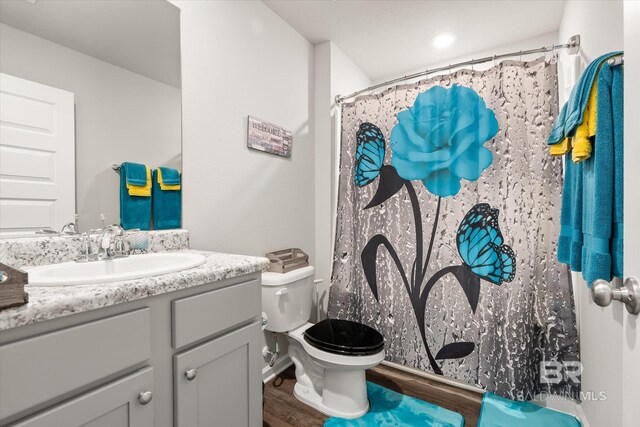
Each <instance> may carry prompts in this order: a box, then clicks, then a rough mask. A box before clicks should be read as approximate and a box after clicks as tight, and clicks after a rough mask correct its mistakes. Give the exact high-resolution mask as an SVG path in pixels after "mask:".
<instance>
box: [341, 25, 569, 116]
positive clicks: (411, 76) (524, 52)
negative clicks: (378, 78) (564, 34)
mask: <svg viewBox="0 0 640 427" xmlns="http://www.w3.org/2000/svg"><path fill="white" fill-rule="evenodd" d="M560 49H568V50H569V52H568V53H569V55H575V54H576V53H578V50H579V49H580V34H576V35H575V36H571V37H570V38H569V41H568V42H567V43H564V44H554V45H552V46H546V47H541V48H538V49H529V50H521V51H518V52H511V53H502V54H500V55H493V56H486V57H484V58H480V59H471V60H469V61H462V62H458V63H455V64H449V65H446V66H444V67H438V68H433V69H431V70H429V69H427V70H425V71H420V72H418V73H414V74H409V75H407V76H403V77H398V78H396V79H393V80H388V81H386V82H383V83H378V84H376V85H373V86H369V87H368V88H365V89H361V90H358V91H356V92H353V93H352V94H349V95H344V96H340V95H336V99H335V101H336V104H337V105H340V103H341V102H342V101H344V100H346V99H350V98H355V97H356V96H358V95H361V94H363V93H365V92H369V91H370V90H374V89H379V88H381V87H385V86H390V85H392V84H394V83H400V82H403V81H406V80H412V79H415V78H418V77H423V76H428V75H429V74H433V73H437V72H439V71H446V70H451V69H452V68H458V67H461V66H463V65H471V66H473V65H475V64H482V63H484V62H489V61H495V60H496V59H502V58H507V57H509V56H522V55H529V54H532V53H539V52H553V51H554V50H560Z"/></svg>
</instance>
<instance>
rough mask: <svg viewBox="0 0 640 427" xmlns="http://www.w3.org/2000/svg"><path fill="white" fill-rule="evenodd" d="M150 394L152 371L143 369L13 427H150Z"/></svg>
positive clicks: (151, 422)
mask: <svg viewBox="0 0 640 427" xmlns="http://www.w3.org/2000/svg"><path fill="white" fill-rule="evenodd" d="M151 390H153V368H146V369H143V370H141V371H139V372H137V373H135V374H132V375H129V376H126V377H124V378H122V379H120V380H117V381H114V382H112V383H109V384H107V385H105V386H103V387H100V388H98V389H96V390H93V391H90V392H88V393H85V394H82V395H80V396H79V397H76V398H75V399H72V400H70V401H68V402H65V403H62V404H60V405H58V406H54V407H53V408H51V409H49V410H47V411H45V412H43V413H41V414H39V415H36V416H34V417H31V418H28V419H26V420H24V421H21V422H19V423H17V424H15V426H16V427H17V426H20V427H52V426H83V427H150V426H153V425H154V421H153V417H154V413H153V394H152V393H153V392H152V391H151Z"/></svg>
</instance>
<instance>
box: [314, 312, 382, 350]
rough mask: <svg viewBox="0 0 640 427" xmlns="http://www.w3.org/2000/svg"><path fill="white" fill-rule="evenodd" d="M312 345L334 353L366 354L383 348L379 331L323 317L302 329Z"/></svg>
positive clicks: (356, 323)
mask: <svg viewBox="0 0 640 427" xmlns="http://www.w3.org/2000/svg"><path fill="white" fill-rule="evenodd" d="M304 339H305V341H307V342H308V343H309V344H310V345H312V346H313V347H315V348H317V349H320V350H323V351H326V352H328V353H334V354H344V355H351V356H367V355H371V354H375V353H378V352H380V351H381V350H382V349H383V348H384V338H383V337H382V334H380V332H378V331H376V330H375V329H373V328H371V327H369V326H367V325H363V324H362V323H358V322H352V321H349V320H337V319H325V320H322V321H321V322H318V323H316V324H315V325H313V326H312V327H310V328H308V329H307V330H306V331H304Z"/></svg>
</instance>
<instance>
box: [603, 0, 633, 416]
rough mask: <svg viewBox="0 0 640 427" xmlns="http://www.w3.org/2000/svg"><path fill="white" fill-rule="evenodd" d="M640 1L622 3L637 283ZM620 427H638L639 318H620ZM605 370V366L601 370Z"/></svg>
mask: <svg viewBox="0 0 640 427" xmlns="http://www.w3.org/2000/svg"><path fill="white" fill-rule="evenodd" d="M638 23H640V2H636V1H625V2H624V75H625V78H624V104H625V105H624V157H625V158H624V277H625V278H626V277H635V278H636V279H638V280H640V25H638ZM621 332H622V349H621V354H622V381H623V384H622V421H623V427H637V426H639V425H640V336H638V333H639V332H640V316H637V315H632V314H629V313H628V312H627V311H626V310H624V311H623V317H622V331H621ZM604 368H605V369H606V367H604Z"/></svg>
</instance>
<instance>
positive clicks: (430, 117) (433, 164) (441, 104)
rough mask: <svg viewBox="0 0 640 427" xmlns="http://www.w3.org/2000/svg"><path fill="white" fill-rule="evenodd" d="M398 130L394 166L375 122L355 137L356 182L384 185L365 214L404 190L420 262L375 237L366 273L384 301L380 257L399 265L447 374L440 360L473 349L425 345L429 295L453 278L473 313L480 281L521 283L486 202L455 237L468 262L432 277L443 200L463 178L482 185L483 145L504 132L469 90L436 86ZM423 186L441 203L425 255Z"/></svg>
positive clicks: (433, 361) (432, 359)
mask: <svg viewBox="0 0 640 427" xmlns="http://www.w3.org/2000/svg"><path fill="white" fill-rule="evenodd" d="M397 118H398V124H397V125H396V126H395V127H394V128H393V129H392V131H391V141H390V146H391V150H392V152H393V155H392V157H391V164H390V165H385V164H384V158H385V138H384V135H383V133H382V131H381V130H380V129H379V128H378V127H377V126H376V125H374V124H373V123H368V122H365V123H362V124H360V128H359V129H358V131H357V132H356V141H357V146H356V156H355V164H354V174H353V179H354V182H355V184H356V185H357V186H358V187H365V186H367V185H369V184H371V183H372V182H374V181H376V180H377V181H378V188H377V189H376V192H375V194H374V196H373V198H372V199H371V201H370V202H369V203H368V204H367V205H366V206H365V207H364V209H369V208H373V207H375V206H379V205H381V204H382V203H384V202H385V201H387V200H388V199H389V198H391V197H393V196H394V195H395V194H396V193H398V192H399V191H400V190H401V189H402V188H405V190H406V192H407V194H408V196H409V200H410V202H411V207H412V210H413V216H414V225H415V232H416V244H415V248H416V253H415V259H413V260H411V264H410V265H411V267H410V268H409V269H405V266H404V265H403V261H402V260H401V259H400V257H399V256H398V253H397V251H396V250H395V248H394V247H393V245H391V243H390V242H389V240H388V239H387V237H386V236H384V235H382V234H376V235H375V236H373V237H372V238H371V239H370V240H369V241H368V242H367V244H366V246H365V247H364V249H363V250H362V253H361V261H362V268H363V271H364V275H365V278H366V280H367V283H368V284H369V288H370V289H371V292H372V293H373V296H374V297H375V299H376V300H378V299H379V289H378V280H377V264H376V261H377V255H378V249H379V248H380V246H383V247H384V248H385V249H386V250H387V252H388V253H389V255H390V256H391V259H392V260H393V262H394V264H395V266H396V268H397V270H398V272H399V273H400V276H401V277H402V281H403V283H404V286H405V289H406V290H407V293H408V295H409V299H410V300H411V304H412V306H413V311H414V314H415V316H416V320H417V322H418V327H419V330H420V335H421V337H422V341H423V344H424V346H425V350H426V352H427V357H428V359H429V363H430V365H431V367H432V369H433V370H434V372H435V373H437V374H442V369H441V367H440V365H439V364H438V362H437V361H438V360H447V359H458V358H462V357H465V356H467V355H469V354H470V353H471V352H472V351H473V350H474V349H475V343H473V342H465V341H456V342H452V343H448V344H445V345H444V346H443V347H442V348H440V350H439V351H438V352H437V353H436V354H435V355H434V354H433V353H432V352H431V349H430V348H429V345H428V343H427V329H426V327H425V323H424V318H425V312H426V309H427V299H428V297H429V294H430V292H431V289H432V288H433V287H434V286H435V285H436V283H438V281H439V280H440V279H441V278H443V277H444V276H446V275H448V274H451V275H453V276H454V277H455V278H456V279H457V282H458V283H459V285H460V287H461V288H462V290H463V291H464V294H465V297H466V299H467V301H468V302H469V306H470V307H471V310H472V311H473V312H474V313H475V311H476V308H477V305H478V298H479V295H480V282H481V281H482V280H484V281H487V282H490V283H493V284H495V285H501V284H502V283H504V282H510V281H512V280H513V278H514V277H515V272H516V258H515V254H514V253H513V251H512V250H511V247H509V246H507V245H505V244H504V239H503V237H502V233H501V232H500V227H499V225H498V213H499V212H498V210H497V209H493V208H491V206H489V205H488V204H486V203H480V204H477V205H476V206H474V207H473V208H472V209H471V210H469V211H468V212H467V214H466V215H465V217H464V219H463V220H462V222H461V223H460V227H459V229H458V232H457V234H456V244H457V247H458V253H459V254H460V258H461V260H462V262H461V263H460V264H459V265H451V266H446V267H444V268H442V269H440V270H439V271H437V272H436V273H434V274H433V275H432V276H431V277H428V278H427V277H426V274H427V267H428V265H429V261H430V258H431V252H432V249H433V246H434V239H435V236H436V230H437V227H438V219H439V214H440V206H441V202H442V197H448V196H454V195H456V194H457V193H458V192H459V191H460V188H461V183H460V180H461V179H466V180H468V181H475V180H477V179H478V178H479V177H480V175H481V174H482V172H483V171H484V170H485V169H487V168H488V167H489V165H491V162H492V161H493V154H492V152H491V151H490V150H489V149H488V148H486V147H485V146H484V144H485V143H486V142H487V141H489V140H490V139H491V138H493V137H494V136H495V135H496V134H497V133H498V122H497V120H496V117H495V114H494V113H493V111H492V110H490V109H488V108H487V106H486V105H485V102H484V101H483V100H482V98H480V97H479V96H478V94H477V93H476V92H475V91H474V90H473V89H470V88H466V87H462V86H458V85H453V86H452V87H451V88H449V89H445V88H442V87H433V88H431V89H429V90H428V91H426V92H423V93H421V94H419V95H418V96H417V98H416V100H415V102H414V104H413V106H412V107H410V108H408V109H406V110H403V111H401V112H400V113H399V114H398V116H397ZM414 180H420V181H422V183H423V184H424V185H425V187H426V188H427V190H429V192H431V193H432V194H434V195H436V196H438V203H437V208H436V213H435V220H434V223H433V230H432V232H431V241H430V244H429V245H428V249H427V251H426V256H424V241H423V230H422V213H421V211H420V202H419V200H418V197H417V194H416V190H415V188H414V187H413V183H412V182H411V181H414Z"/></svg>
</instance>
